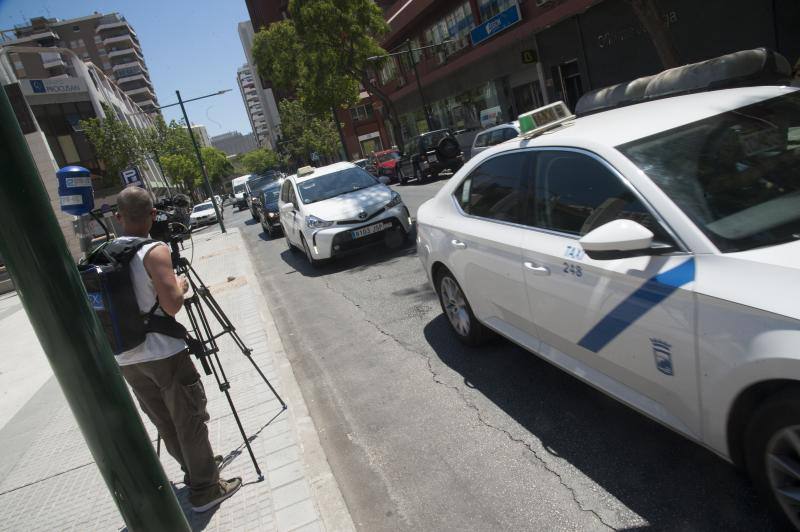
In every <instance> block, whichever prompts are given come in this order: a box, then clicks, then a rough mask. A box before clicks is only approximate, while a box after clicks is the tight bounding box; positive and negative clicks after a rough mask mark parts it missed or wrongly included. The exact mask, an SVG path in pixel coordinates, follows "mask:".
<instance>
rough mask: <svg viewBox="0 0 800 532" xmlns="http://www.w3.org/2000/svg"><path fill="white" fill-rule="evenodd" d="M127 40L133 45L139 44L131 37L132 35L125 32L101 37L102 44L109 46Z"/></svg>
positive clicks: (126, 41)
mask: <svg viewBox="0 0 800 532" xmlns="http://www.w3.org/2000/svg"><path fill="white" fill-rule="evenodd" d="M128 42H129V43H132V44H133V45H135V46H139V43H137V42H136V41H135V40H134V39H133V35H131V34H130V33H125V34H122V35H114V36H113V37H108V38H105V39H103V45H104V46H111V45H112V44H118V43H128Z"/></svg>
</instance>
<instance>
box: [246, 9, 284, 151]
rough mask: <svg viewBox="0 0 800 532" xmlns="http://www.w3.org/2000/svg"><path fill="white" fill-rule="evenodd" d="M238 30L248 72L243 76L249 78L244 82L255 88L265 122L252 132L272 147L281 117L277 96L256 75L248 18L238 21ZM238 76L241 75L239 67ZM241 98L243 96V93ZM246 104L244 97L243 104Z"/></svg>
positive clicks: (260, 144) (251, 27)
mask: <svg viewBox="0 0 800 532" xmlns="http://www.w3.org/2000/svg"><path fill="white" fill-rule="evenodd" d="M238 30H239V39H240V40H241V42H242V48H243V49H244V55H245V57H246V58H247V64H246V65H244V66H243V67H242V68H245V67H246V69H247V72H248V73H247V74H246V76H245V77H247V78H248V79H249V80H250V81H248V82H247V83H246V84H247V85H252V86H253V87H252V89H253V90H255V95H256V97H257V98H258V101H259V103H260V104H261V106H260V107H261V113H262V115H263V122H264V124H265V127H264V128H262V131H261V132H259V131H257V129H256V127H255V126H254V127H253V133H255V135H256V140H257V141H258V145H259V146H262V147H265V148H274V147H275V146H276V145H277V140H278V137H279V136H280V131H281V130H280V127H281V118H280V115H279V114H278V104H277V98H278V96H277V95H276V94H275V92H274V91H273V89H272V87H271V86H270V84H269V82H267V81H266V80H263V79H261V77H260V76H259V75H258V71H257V69H256V64H255V61H254V60H253V39H254V38H255V33H253V24H252V23H251V22H250V21H249V20H246V21H244V22H240V23H239V26H238ZM239 76H240V77H241V76H242V74H241V69H240V72H239ZM240 87H241V84H240ZM242 98H245V97H244V93H243V96H242ZM247 105H248V104H247V101H246V98H245V106H247ZM248 114H249V111H248ZM251 123H252V121H251Z"/></svg>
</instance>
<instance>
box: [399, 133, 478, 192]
mask: <svg viewBox="0 0 800 532" xmlns="http://www.w3.org/2000/svg"><path fill="white" fill-rule="evenodd" d="M406 150H407V151H406V154H405V156H404V157H403V160H402V161H401V162H400V164H401V172H400V173H399V175H398V178H399V181H400V184H401V185H405V184H406V183H407V182H408V179H409V177H410V176H413V177H414V179H416V180H417V182H419V183H422V182H423V181H424V180H425V178H427V177H432V178H437V177H439V174H440V173H441V172H442V171H443V170H451V171H452V172H455V171H456V170H458V169H459V168H461V166H463V164H464V154H463V153H462V152H461V146H460V145H459V144H458V141H457V140H456V139H455V137H454V136H453V134H452V133H451V132H450V130H448V129H439V130H436V131H430V132H428V133H423V134H422V135H417V136H416V137H414V138H412V139H411V140H410V141H409V142H408V144H407V145H406Z"/></svg>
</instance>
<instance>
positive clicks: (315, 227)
mask: <svg viewBox="0 0 800 532" xmlns="http://www.w3.org/2000/svg"><path fill="white" fill-rule="evenodd" d="M278 208H279V210H280V221H281V226H282V227H283V234H284V235H285V236H286V243H287V245H288V246H289V249H290V250H292V249H301V250H303V252H304V253H305V255H306V258H307V259H308V262H309V263H310V264H311V265H312V266H315V265H317V264H318V263H319V262H320V261H321V260H324V259H329V258H332V257H335V256H337V255H340V254H342V253H345V252H348V251H353V250H358V249H361V248H363V247H365V246H368V245H370V244H375V243H380V242H384V243H386V244H388V245H390V246H391V245H400V244H402V242H403V241H404V240H405V239H406V238H407V236H408V233H409V231H410V230H411V217H410V215H409V212H408V209H407V208H406V206H405V205H404V204H403V200H402V198H401V197H400V194H398V193H397V192H395V191H393V190H392V189H390V188H389V187H387V186H386V185H383V184H381V183H378V182H377V180H376V179H375V177H373V176H371V175H370V174H368V173H367V172H366V171H365V170H363V169H362V168H359V167H357V166H356V165H354V164H352V163H347V162H341V163H336V164H332V165H329V166H323V167H321V168H312V167H310V166H306V167H303V168H300V169H299V170H298V171H297V174H296V175H293V176H289V177H287V178H286V179H285V180H284V182H283V185H282V188H281V195H280V199H279V201H278Z"/></svg>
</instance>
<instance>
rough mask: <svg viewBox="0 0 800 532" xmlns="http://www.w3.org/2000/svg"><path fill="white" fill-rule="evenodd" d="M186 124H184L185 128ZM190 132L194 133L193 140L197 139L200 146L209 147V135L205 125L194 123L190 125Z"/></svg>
mask: <svg viewBox="0 0 800 532" xmlns="http://www.w3.org/2000/svg"><path fill="white" fill-rule="evenodd" d="M185 127H186V126H184V128H185ZM192 133H194V140H196V141H197V145H198V146H200V147H201V148H210V147H211V137H209V136H208V130H207V129H206V126H204V125H202V124H194V125H192Z"/></svg>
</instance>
